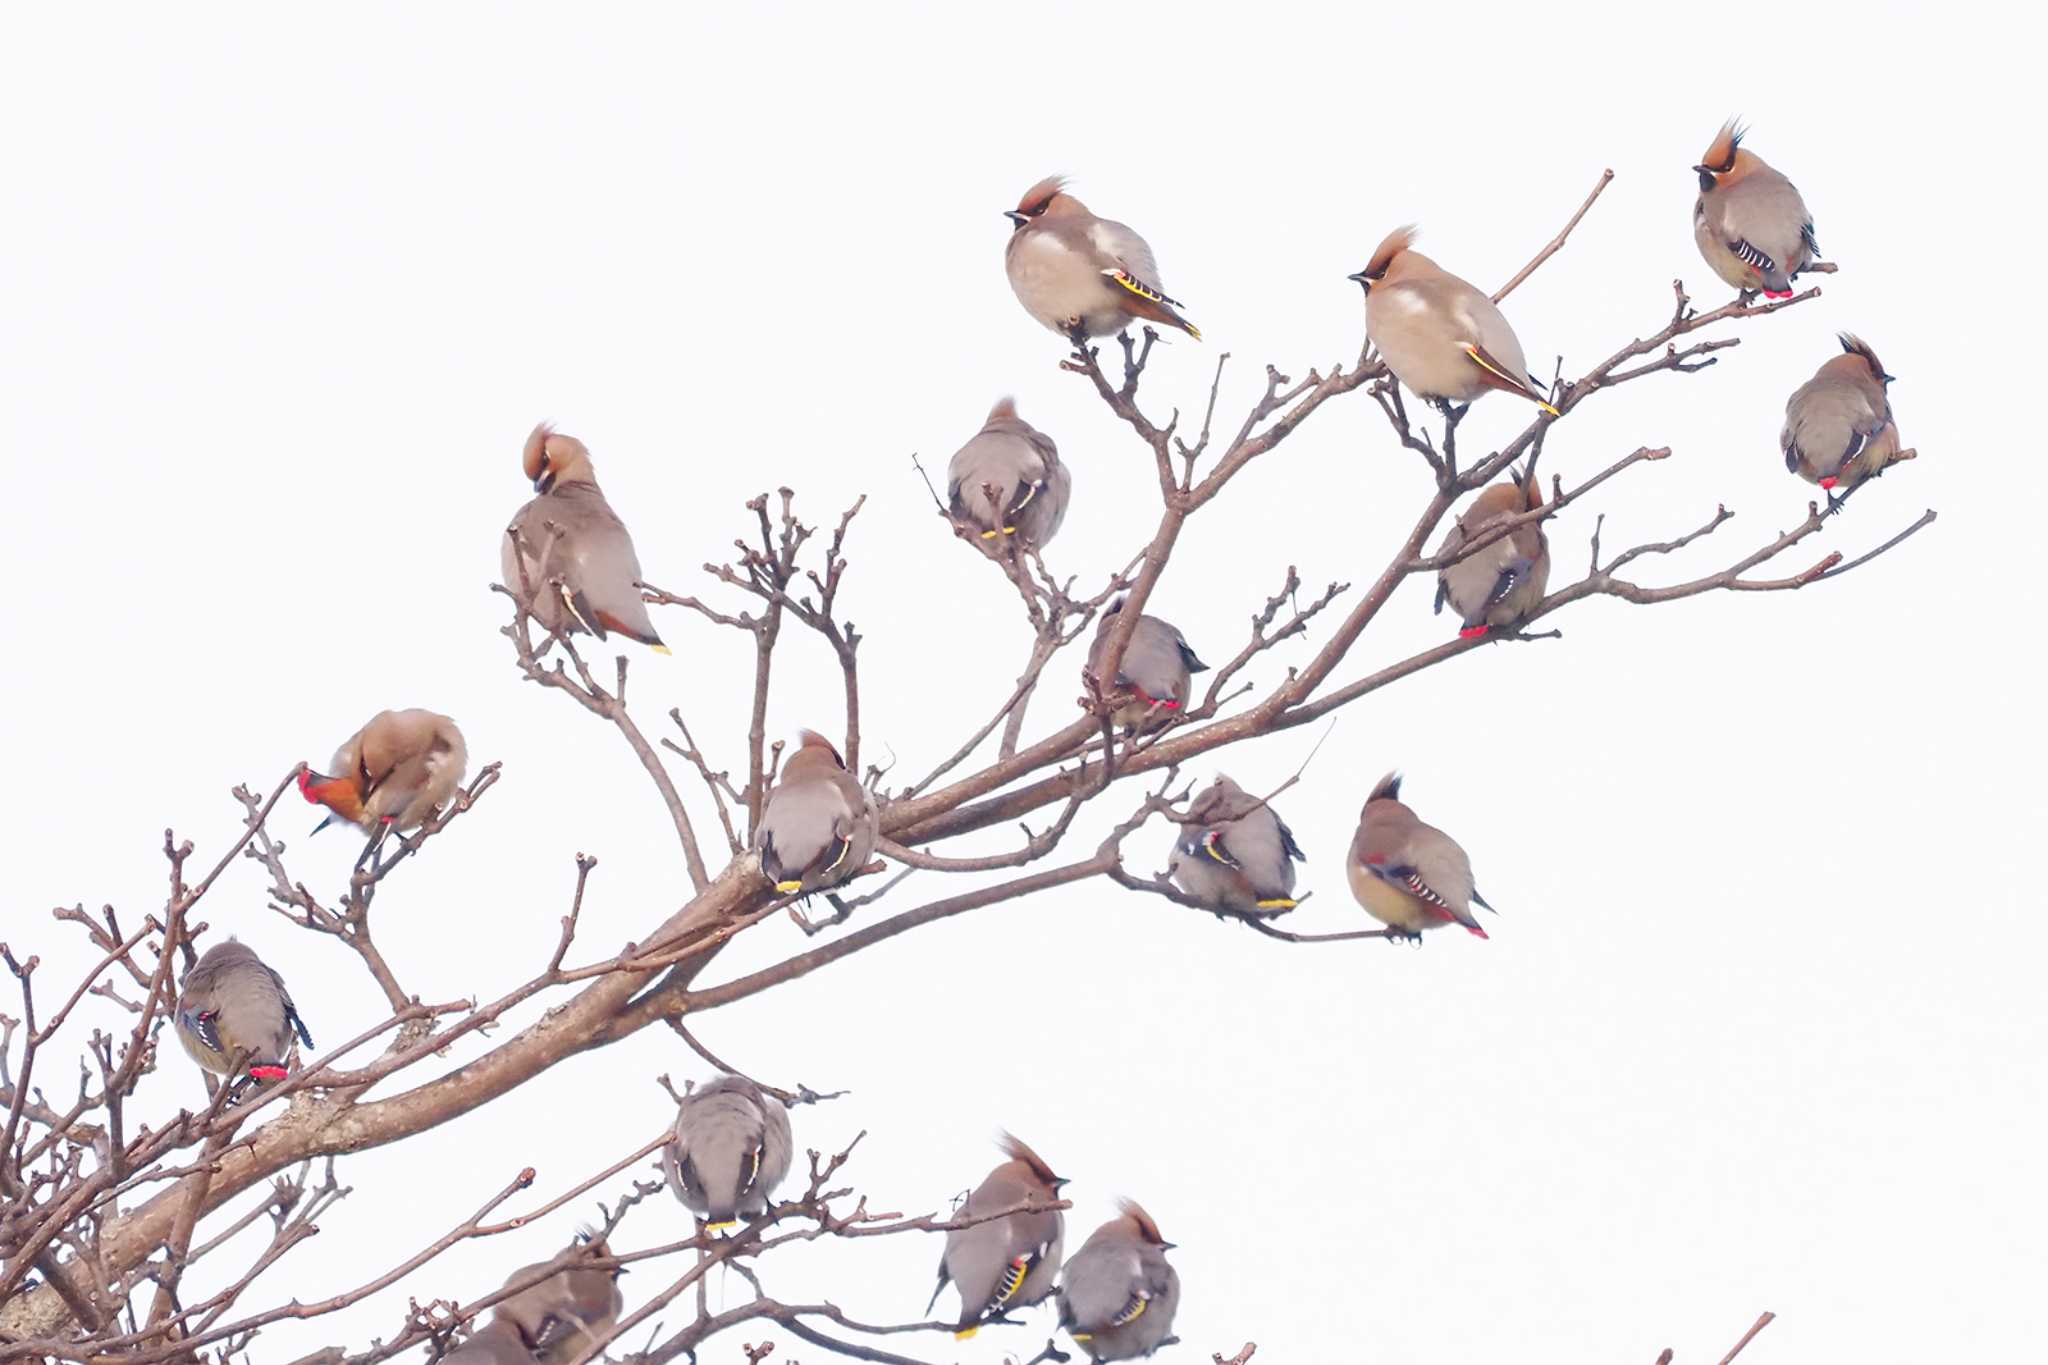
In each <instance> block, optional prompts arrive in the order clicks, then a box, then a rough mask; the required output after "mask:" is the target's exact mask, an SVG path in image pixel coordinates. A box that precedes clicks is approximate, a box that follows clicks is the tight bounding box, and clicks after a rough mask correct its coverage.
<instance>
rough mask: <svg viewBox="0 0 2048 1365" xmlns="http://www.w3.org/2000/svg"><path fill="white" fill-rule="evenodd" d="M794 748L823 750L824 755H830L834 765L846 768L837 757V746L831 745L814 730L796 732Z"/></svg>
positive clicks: (843, 762) (844, 763)
mask: <svg viewBox="0 0 2048 1365" xmlns="http://www.w3.org/2000/svg"><path fill="white" fill-rule="evenodd" d="M796 747H797V748H798V749H799V750H802V749H823V750H824V751H825V752H826V753H828V754H830V755H832V761H833V762H834V763H836V764H838V765H839V766H840V767H842V768H844V767H845V766H846V760H845V759H843V758H841V757H840V756H839V748H838V746H837V745H835V744H833V743H832V741H831V740H829V739H827V738H825V737H824V736H823V735H821V734H819V733H818V732H817V731H816V730H799V731H797V732H796Z"/></svg>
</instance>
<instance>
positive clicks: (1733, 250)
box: [1692, 119, 1820, 299]
mask: <svg viewBox="0 0 2048 1365" xmlns="http://www.w3.org/2000/svg"><path fill="white" fill-rule="evenodd" d="M1745 131H1746V130H1745V129H1743V128H1742V127H1741V126H1740V125H1739V124H1738V123H1737V122H1736V120H1734V119H1730V120H1728V122H1726V123H1724V124H1722V125H1721V130H1720V131H1719V132H1717V133H1715V134H1714V140H1713V141H1712V142H1711V143H1709V144H1708V145H1707V151H1706V155H1705V156H1703V157H1702V158H1701V159H1700V163H1699V164H1698V165H1697V166H1694V167H1693V171H1694V172H1695V173H1696V174H1697V175H1698V176H1699V178H1700V194H1699V198H1698V199H1696V200H1694V201H1693V209H1692V235H1693V241H1694V242H1695V243H1697V244H1698V246H1699V249H1700V255H1701V256H1702V257H1704V258H1705V260H1706V262H1707V264H1708V265H1709V266H1710V267H1712V268H1713V271H1714V273H1715V274H1716V275H1719V276H1720V277H1721V278H1722V280H1724V281H1726V282H1727V283H1728V284H1731V285H1733V286H1735V287H1736V288H1737V289H1741V290H1745V291H1748V290H1758V289H1760V290H1762V291H1763V292H1764V294H1765V296H1766V297H1768V298H1774V299H1783V298H1790V297H1791V296H1792V282H1793V280H1794V279H1796V278H1797V277H1798V274H1799V272H1800V271H1802V270H1804V269H1806V268H1807V267H1808V266H1810V265H1812V264H1813V262H1814V261H1815V260H1817V259H1818V258H1819V256H1820V243H1819V242H1817V241H1815V240H1814V235H1813V215H1812V214H1811V213H1809V212H1807V208H1806V201H1805V200H1804V199H1802V198H1800V197H1799V190H1798V189H1797V187H1795V186H1794V185H1793V184H1792V182H1791V181H1790V180H1787V179H1786V178H1785V177H1784V176H1783V175H1781V174H1779V172H1778V171H1776V170H1775V169H1773V168H1772V167H1771V166H1770V165H1769V164H1768V163H1767V162H1765V161H1764V159H1763V158H1762V157H1760V156H1758V155H1757V154H1756V153H1755V152H1752V151H1751V150H1750V149H1749V148H1747V147H1745V146H1743V145H1742V138H1743V134H1744V132H1745Z"/></svg>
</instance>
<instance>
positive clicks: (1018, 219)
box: [1003, 209, 1031, 227]
mask: <svg viewBox="0 0 2048 1365" xmlns="http://www.w3.org/2000/svg"><path fill="white" fill-rule="evenodd" d="M1003 217H1005V218H1007V219H1009V220H1010V221H1011V222H1013V223H1015V224H1016V225H1017V226H1018V227H1023V226H1024V225H1025V224H1026V223H1028V222H1030V221H1031V220H1030V219H1029V218H1026V217H1025V216H1024V215H1023V214H1021V213H1019V212H1017V210H1015V209H1004V210H1003Z"/></svg>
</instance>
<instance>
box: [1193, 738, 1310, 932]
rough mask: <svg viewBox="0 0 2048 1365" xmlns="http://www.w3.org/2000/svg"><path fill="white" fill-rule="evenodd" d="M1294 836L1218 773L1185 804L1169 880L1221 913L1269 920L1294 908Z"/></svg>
mask: <svg viewBox="0 0 2048 1365" xmlns="http://www.w3.org/2000/svg"><path fill="white" fill-rule="evenodd" d="M1300 861H1304V859H1303V856H1302V852H1301V846H1300V845H1299V844H1297V843H1295V842H1294V831H1293V830H1291V829H1289V828H1287V822H1286V821H1284V820H1282V819H1281V818H1280V813H1279V812H1278V811H1276V810H1274V809H1273V808H1272V807H1271V806H1269V805H1267V804H1266V803H1265V802H1264V801H1261V800H1260V799H1259V798H1258V797H1256V796H1253V795H1252V794H1251V793H1250V792H1248V791H1246V790H1245V789H1244V788H1242V787H1240V786H1238V785H1237V783H1235V782H1233V781H1231V780H1230V778H1229V777H1228V776H1226V775H1225V774H1222V773H1218V774H1217V775H1216V780H1215V781H1214V782H1212V783H1210V784H1209V785H1208V786H1207V787H1204V788H1203V789H1202V791H1201V793H1200V794H1199V795H1197V796H1196V797H1195V799H1194V800H1193V801H1191V802H1189V803H1188V817H1187V819H1186V820H1185V821H1183V822H1182V824H1181V827H1180V837H1179V838H1178V839H1176V840H1175V841H1174V845H1173V856H1172V858H1171V859H1170V860H1169V861H1168V863H1167V865H1166V871H1167V875H1168V876H1170V877H1172V878H1173V880H1174V882H1175V883H1176V884H1177V885H1179V887H1180V889H1181V890H1183V891H1185V892H1187V893H1188V894H1189V895H1190V896H1193V897H1194V898H1195V899H1196V900H1199V901H1201V902H1202V903H1203V904H1204V905H1208V906H1212V907H1214V908H1216V909H1219V910H1229V911H1232V912H1234V913H1237V914H1240V915H1271V914H1277V913H1280V912H1282V911H1287V910H1292V909H1293V908H1294V865H1295V863H1297V862H1300Z"/></svg>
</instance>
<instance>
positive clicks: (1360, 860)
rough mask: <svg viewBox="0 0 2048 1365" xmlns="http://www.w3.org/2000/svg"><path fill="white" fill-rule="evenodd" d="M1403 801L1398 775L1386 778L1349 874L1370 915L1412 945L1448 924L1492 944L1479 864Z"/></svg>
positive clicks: (1362, 827)
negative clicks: (1476, 875) (1477, 881)
mask: <svg viewBox="0 0 2048 1365" xmlns="http://www.w3.org/2000/svg"><path fill="white" fill-rule="evenodd" d="M1400 798H1401V775H1400V774H1399V773H1388V774H1387V775H1386V776H1385V777H1383V778H1381V779H1380V780H1379V782H1378V783H1377V784H1376V785H1375V786H1374V787H1373V789H1372V794H1371V795H1369V796H1367V797H1366V799H1365V809H1364V810H1363V811H1362V812H1360V814H1359V817H1358V834H1357V835H1356V837H1354V838H1353V839H1352V841H1351V856H1350V858H1349V860H1348V861H1347V862H1346V864H1345V868H1344V870H1345V872H1346V873H1347V874H1348V875H1349V877H1350V880H1351V894H1352V895H1354V896H1356V897H1357V898H1358V903H1359V904H1360V905H1362V906H1364V907H1365V909H1366V913H1367V914H1369V915H1371V916H1372V917H1373V918H1374V919H1376V920H1378V921H1379V922H1380V923H1382V924H1384V925H1387V926H1388V927H1389V928H1393V929H1400V930H1403V931H1404V932H1405V933H1406V934H1407V935H1408V937H1410V938H1416V937H1419V936H1420V935H1421V933H1422V931H1423V930H1425V929H1435V928H1438V927H1440V926H1442V925H1445V924H1459V925H1463V926H1464V928H1465V931H1466V932H1467V933H1469V934H1475V935H1477V936H1478V937H1480V938H1485V937H1486V931H1485V930H1484V929H1482V928H1480V927H1479V921H1478V920H1477V919H1475V918H1473V915H1472V907H1473V905H1474V904H1477V905H1481V906H1484V907H1485V908H1486V909H1488V910H1491V909H1493V907H1492V906H1490V905H1487V904H1486V898H1485V897H1483V896H1481V895H1480V894H1479V892H1478V890H1477V888H1475V887H1474V886H1473V884H1472V860H1471V859H1470V858H1467V857H1466V856H1465V850H1464V849H1462V848H1460V847H1458V844H1457V841H1456V840H1455V839H1453V838H1451V836H1450V835H1448V834H1446V833H1444V832H1443V831H1442V830H1440V829H1438V828H1436V827H1435V826H1434V825H1425V824H1423V823H1422V821H1420V820H1418V819H1417V818H1416V816H1415V812H1414V811H1412V810H1410V809H1408V807H1406V806H1405V805H1403V804H1401V799H1400Z"/></svg>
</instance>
